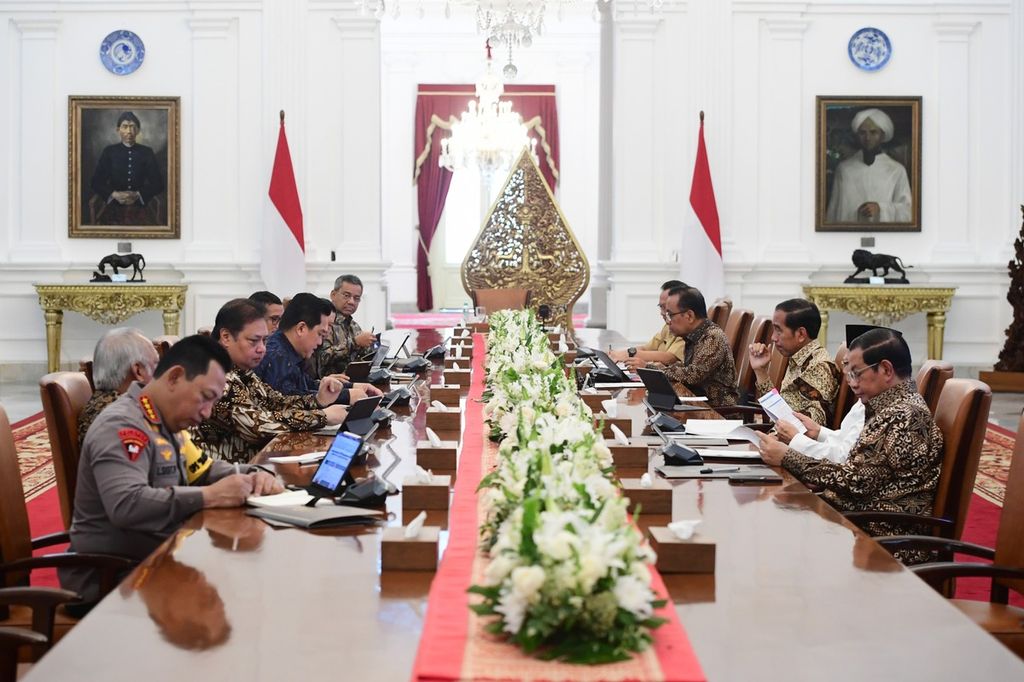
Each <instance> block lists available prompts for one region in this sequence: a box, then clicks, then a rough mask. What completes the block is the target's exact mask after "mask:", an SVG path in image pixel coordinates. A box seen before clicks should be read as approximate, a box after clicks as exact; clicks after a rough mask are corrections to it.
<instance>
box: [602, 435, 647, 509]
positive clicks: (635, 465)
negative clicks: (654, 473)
mask: <svg viewBox="0 0 1024 682" xmlns="http://www.w3.org/2000/svg"><path fill="white" fill-rule="evenodd" d="M605 445H607V446H608V449H609V450H611V451H612V463H613V464H615V468H616V469H643V470H644V471H647V463H648V462H649V461H650V448H649V447H648V446H647V445H645V444H643V443H630V444H629V445H619V444H618V443H617V442H616V441H614V440H610V441H608V442H607V443H605ZM644 508H645V509H646V507H644Z"/></svg>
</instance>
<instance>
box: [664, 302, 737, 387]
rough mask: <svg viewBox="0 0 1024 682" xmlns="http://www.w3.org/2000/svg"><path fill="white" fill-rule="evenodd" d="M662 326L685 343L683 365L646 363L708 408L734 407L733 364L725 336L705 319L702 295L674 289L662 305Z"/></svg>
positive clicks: (734, 377)
mask: <svg viewBox="0 0 1024 682" xmlns="http://www.w3.org/2000/svg"><path fill="white" fill-rule="evenodd" d="M664 317H665V322H667V323H668V326H669V329H670V330H671V331H672V333H673V334H675V335H676V336H681V337H683V338H684V339H686V350H685V352H684V353H683V361H682V362H675V363H672V364H671V365H662V364H661V363H658V362H651V363H648V365H647V366H648V367H649V368H652V369H660V370H662V371H664V372H665V376H667V377H668V378H669V379H670V380H671V381H673V382H675V383H678V384H683V385H684V386H686V388H688V389H689V390H690V391H692V392H693V393H694V394H696V395H703V396H707V398H708V402H709V404H710V406H712V407H715V406H728V405H735V404H736V400H737V398H738V397H739V392H738V391H737V390H736V363H735V362H733V359H732V349H731V348H730V347H729V340H728V339H727V338H726V336H725V332H724V331H722V328H721V327H719V326H718V325H717V324H715V323H714V322H712V321H711V320H709V319H708V311H707V305H706V304H705V303H704V295H703V294H702V293H700V291H699V290H697V289H695V288H694V287H685V286H684V287H676V288H674V289H672V290H671V291H669V294H668V298H667V300H666V302H665V313H664Z"/></svg>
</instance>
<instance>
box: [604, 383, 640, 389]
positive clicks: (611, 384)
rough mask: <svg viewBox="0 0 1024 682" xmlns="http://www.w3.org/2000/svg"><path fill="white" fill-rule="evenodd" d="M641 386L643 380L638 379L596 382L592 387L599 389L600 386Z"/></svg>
mask: <svg viewBox="0 0 1024 682" xmlns="http://www.w3.org/2000/svg"><path fill="white" fill-rule="evenodd" d="M641 386H643V382H640V381H619V382H609V383H601V382H598V383H596V384H594V388H598V389H601V388H639V387H641Z"/></svg>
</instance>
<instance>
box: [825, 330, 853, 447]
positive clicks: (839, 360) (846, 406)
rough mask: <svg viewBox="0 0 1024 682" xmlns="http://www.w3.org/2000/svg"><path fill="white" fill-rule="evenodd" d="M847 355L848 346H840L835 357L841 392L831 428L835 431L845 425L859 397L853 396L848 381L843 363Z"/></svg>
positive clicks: (834, 407) (843, 344)
mask: <svg viewBox="0 0 1024 682" xmlns="http://www.w3.org/2000/svg"><path fill="white" fill-rule="evenodd" d="M846 353H847V350H846V344H845V343H841V344H839V348H838V349H837V350H836V357H835V363H836V367H838V368H839V391H838V392H837V393H836V403H835V405H834V406H833V409H832V426H831V428H832V430H833V431H838V430H839V427H841V426H842V425H843V418H844V417H845V416H846V415H847V414H848V413H849V412H850V409H851V408H852V407H853V405H854V403H856V402H857V396H855V395H854V394H853V389H852V388H850V382H849V381H847V380H846V370H845V369H843V361H844V360H846Z"/></svg>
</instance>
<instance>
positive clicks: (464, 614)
mask: <svg viewBox="0 0 1024 682" xmlns="http://www.w3.org/2000/svg"><path fill="white" fill-rule="evenodd" d="M473 345H474V347H476V348H481V349H482V348H484V347H485V345H486V343H485V339H484V337H483V336H482V335H477V336H476V337H475V338H474V344H473ZM484 357H485V353H480V352H478V353H474V354H473V365H472V367H473V383H472V385H471V386H470V391H469V398H468V399H467V403H466V425H465V431H464V433H463V440H462V452H461V455H460V457H459V469H458V476H457V478H456V482H455V490H454V496H453V499H452V504H451V509H450V511H449V517H448V523H449V528H450V533H449V539H448V547H447V549H446V550H445V554H444V557H443V559H442V560H441V565H440V567H439V569H438V572H437V575H436V576H435V577H434V581H433V584H432V585H431V589H430V598H429V601H428V604H427V614H426V618H425V620H424V624H423V635H422V637H421V638H420V646H419V651H418V652H417V654H416V664H415V666H414V669H413V679H414V680H418V681H421V682H428V681H439V680H464V679H475V680H482V679H522V678H528V679H539V678H543V679H570V678H571V679H578V680H584V679H586V680H598V679H600V680H624V679H631V680H635V679H651V680H664V681H666V682H689V681H693V682H698V681H703V680H704V679H705V678H704V675H703V673H702V672H701V669H700V664H699V663H698V661H697V658H696V656H695V654H694V653H693V649H692V648H691V646H690V643H689V640H688V639H687V637H686V633H685V632H684V631H683V628H682V624H681V623H680V622H679V618H678V616H677V615H676V612H675V609H674V608H673V607H672V604H671V601H670V602H669V604H668V606H667V607H666V608H663V609H661V610H659V611H658V615H659V616H662V617H663V618H667V619H669V622H668V623H666V624H665V625H663V626H662V627H660V628H658V629H657V630H655V631H654V646H653V647H652V648H651V649H650V650H649V651H647V652H644V653H642V654H639V655H638V656H636V657H634V659H632V660H630V661H627V662H624V663H616V664H610V665H605V666H572V665H568V664H564V663H552V662H538V661H536V660H535V659H532V658H530V657H528V656H526V655H525V654H523V653H522V652H521V651H520V650H519V649H518V648H516V647H514V646H513V645H510V644H504V643H501V644H493V643H492V641H493V638H492V637H490V636H488V635H485V634H483V633H482V632H480V629H479V625H480V621H479V619H476V617H475V616H473V614H472V612H471V611H470V610H469V607H468V604H469V595H468V594H467V593H466V590H467V589H468V588H469V586H470V585H471V584H472V582H473V580H474V574H475V573H476V571H475V570H474V569H477V571H478V570H479V568H480V566H481V562H480V561H478V559H479V557H478V549H477V548H478V543H479V527H478V525H479V524H478V522H477V495H476V488H477V485H478V484H479V482H480V479H481V478H482V475H483V468H484V466H483V463H484V461H485V459H489V457H488V455H493V453H494V451H495V450H496V448H494V446H493V445H491V444H490V443H486V442H485V436H484V431H483V415H482V406H481V404H480V403H479V400H480V397H481V395H482V394H483V378H484ZM485 450H486V452H485ZM652 577H653V581H652V585H653V587H654V589H655V591H656V592H657V593H658V594H659V595H660V596H661V597H663V598H664V596H665V595H666V590H665V586H664V583H663V582H662V580H661V576H659V575H658V573H657V571H654V570H653V569H652ZM471 629H472V632H473V638H474V639H473V641H471V639H470V632H471ZM483 639H486V640H487V641H483V642H481V641H480V640H483ZM467 651H472V652H473V655H472V656H475V657H476V658H475V660H473V658H472V657H471V658H469V659H467V657H466V653H467ZM538 673H539V674H538Z"/></svg>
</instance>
